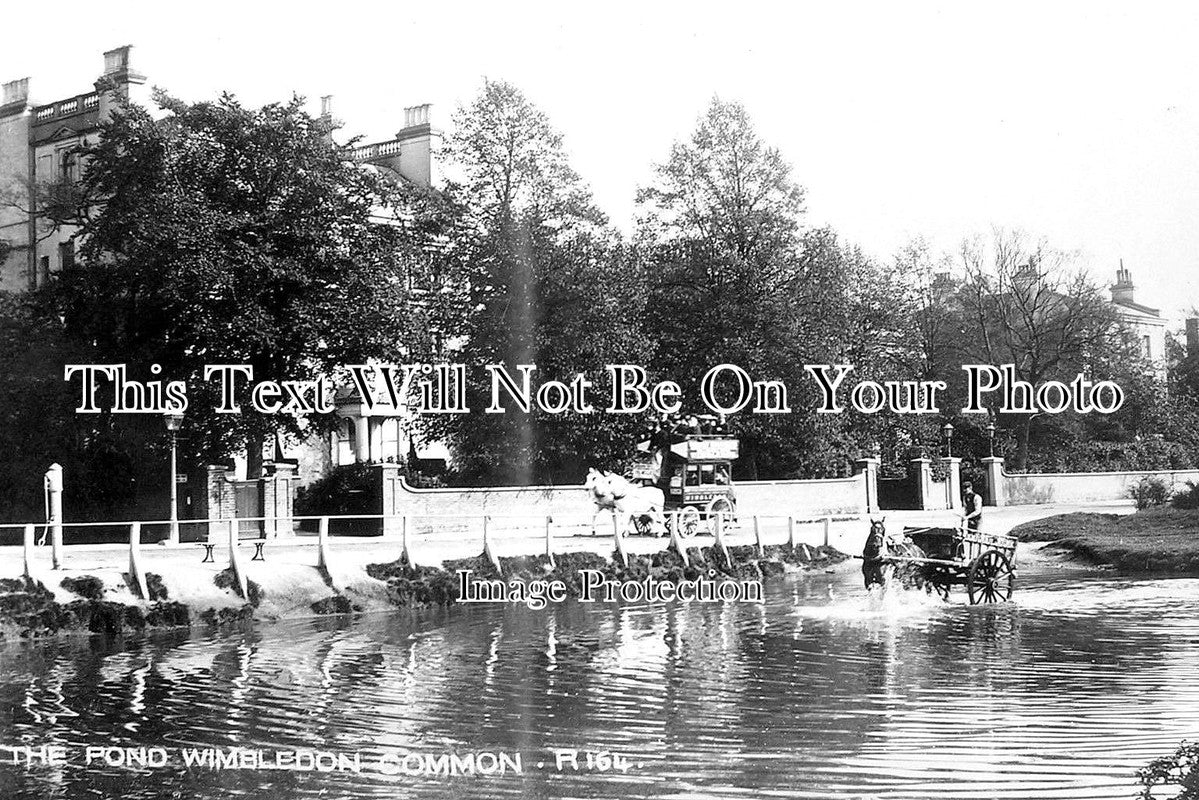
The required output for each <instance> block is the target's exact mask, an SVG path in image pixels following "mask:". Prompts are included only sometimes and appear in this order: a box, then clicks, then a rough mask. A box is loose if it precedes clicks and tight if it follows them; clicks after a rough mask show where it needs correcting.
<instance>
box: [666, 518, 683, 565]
mask: <svg viewBox="0 0 1199 800" xmlns="http://www.w3.org/2000/svg"><path fill="white" fill-rule="evenodd" d="M670 546H671V547H673V548H674V549H675V552H677V553H678V554H679V558H681V559H683V561H686V560H687V546H686V545H685V544H683V532H682V531H681V530H679V512H678V511H672V512H671V514H670Z"/></svg>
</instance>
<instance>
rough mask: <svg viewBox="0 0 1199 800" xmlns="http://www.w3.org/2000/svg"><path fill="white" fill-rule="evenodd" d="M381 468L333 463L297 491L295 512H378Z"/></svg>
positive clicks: (314, 514) (298, 514) (311, 515)
mask: <svg viewBox="0 0 1199 800" xmlns="http://www.w3.org/2000/svg"><path fill="white" fill-rule="evenodd" d="M380 491H381V486H380V483H379V473H378V470H377V469H375V468H374V467H372V466H370V465H369V464H343V465H342V466H340V467H334V468H333V469H331V470H329V472H328V473H327V474H326V475H324V476H323V477H321V478H319V479H318V480H315V481H313V482H312V483H311V484H309V485H308V486H303V487H300V489H299V491H297V492H296V515H297V516H301V517H320V516H325V515H329V516H336V515H351V514H378V513H379V510H380V509H381V508H382V507H383V498H382V496H381V495H380Z"/></svg>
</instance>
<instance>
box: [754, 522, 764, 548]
mask: <svg viewBox="0 0 1199 800" xmlns="http://www.w3.org/2000/svg"><path fill="white" fill-rule="evenodd" d="M754 546H755V547H756V548H757V550H758V555H759V556H762V555H765V553H766V551H765V550H763V549H762V526H761V524H760V522H759V520H758V515H757V514H754Z"/></svg>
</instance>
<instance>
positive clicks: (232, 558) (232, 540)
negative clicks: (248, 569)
mask: <svg viewBox="0 0 1199 800" xmlns="http://www.w3.org/2000/svg"><path fill="white" fill-rule="evenodd" d="M237 526H238V521H237V518H236V517H234V518H233V519H231V520H229V569H231V570H233V588H234V589H236V590H237V593H238V594H239V595H240V596H241V598H242V599H243V600H246V599H249V596H250V586H249V583H248V582H247V581H246V573H245V570H243V569H242V565H241V556H240V555H238V553H237Z"/></svg>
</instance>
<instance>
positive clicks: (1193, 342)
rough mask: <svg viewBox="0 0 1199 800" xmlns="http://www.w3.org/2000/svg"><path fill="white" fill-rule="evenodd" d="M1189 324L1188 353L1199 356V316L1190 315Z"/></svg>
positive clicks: (1193, 356)
mask: <svg viewBox="0 0 1199 800" xmlns="http://www.w3.org/2000/svg"><path fill="white" fill-rule="evenodd" d="M1186 326H1187V355H1188V356H1190V357H1191V358H1199V317H1190V318H1189V319H1187V322H1186Z"/></svg>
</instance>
